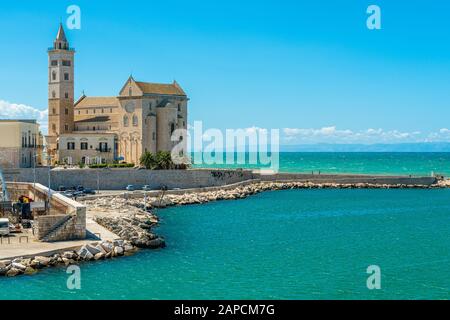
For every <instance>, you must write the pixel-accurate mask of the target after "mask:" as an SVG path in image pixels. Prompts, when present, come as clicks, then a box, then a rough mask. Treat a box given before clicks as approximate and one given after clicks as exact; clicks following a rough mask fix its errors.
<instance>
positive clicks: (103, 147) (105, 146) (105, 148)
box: [98, 142, 108, 152]
mask: <svg viewBox="0 0 450 320" xmlns="http://www.w3.org/2000/svg"><path fill="white" fill-rule="evenodd" d="M98 151H100V152H108V143H107V142H100V143H99V145H98Z"/></svg>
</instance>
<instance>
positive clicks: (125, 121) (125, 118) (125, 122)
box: [123, 115, 128, 127]
mask: <svg viewBox="0 0 450 320" xmlns="http://www.w3.org/2000/svg"><path fill="white" fill-rule="evenodd" d="M123 126H124V127H128V116H127V115H124V116H123Z"/></svg>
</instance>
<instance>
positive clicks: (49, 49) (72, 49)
mask: <svg viewBox="0 0 450 320" xmlns="http://www.w3.org/2000/svg"><path fill="white" fill-rule="evenodd" d="M56 50H65V51H72V52H75V48H67V49H57V48H55V47H50V48H48V51H56Z"/></svg>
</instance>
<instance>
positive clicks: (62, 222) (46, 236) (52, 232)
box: [41, 215, 76, 242]
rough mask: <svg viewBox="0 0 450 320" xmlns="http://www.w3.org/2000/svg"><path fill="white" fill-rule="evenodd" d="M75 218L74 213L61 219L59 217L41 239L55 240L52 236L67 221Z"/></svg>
mask: <svg viewBox="0 0 450 320" xmlns="http://www.w3.org/2000/svg"><path fill="white" fill-rule="evenodd" d="M75 218H76V215H67V216H65V217H64V218H63V219H61V220H60V221H59V222H58V223H56V224H55V225H54V226H53V227H52V228H51V229H50V230H49V231H48V232H47V234H46V235H45V236H44V237H43V238H42V239H41V241H44V242H52V241H55V240H54V238H55V236H56V235H57V234H58V232H59V231H61V230H62V229H63V228H64V227H65V226H66V225H67V224H68V223H69V222H71V221H72V220H73V219H75Z"/></svg>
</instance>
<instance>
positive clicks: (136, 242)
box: [95, 215, 166, 249]
mask: <svg viewBox="0 0 450 320" xmlns="http://www.w3.org/2000/svg"><path fill="white" fill-rule="evenodd" d="M95 221H96V222H97V223H98V224H100V225H102V226H103V227H105V228H106V229H108V230H110V231H111V232H113V233H114V234H117V235H118V236H119V237H120V238H122V239H126V240H127V241H129V242H130V243H131V244H132V245H133V246H136V247H138V248H150V249H157V248H163V247H165V245H166V244H165V240H164V239H163V238H162V237H159V236H158V235H156V234H154V233H153V232H152V227H153V226H155V225H156V224H157V223H158V220H157V219H155V218H154V216H150V215H149V216H137V215H136V216H132V217H105V216H103V217H95Z"/></svg>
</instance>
